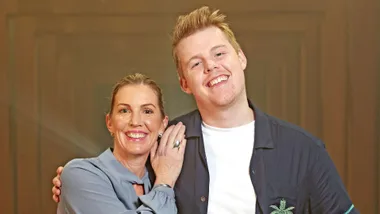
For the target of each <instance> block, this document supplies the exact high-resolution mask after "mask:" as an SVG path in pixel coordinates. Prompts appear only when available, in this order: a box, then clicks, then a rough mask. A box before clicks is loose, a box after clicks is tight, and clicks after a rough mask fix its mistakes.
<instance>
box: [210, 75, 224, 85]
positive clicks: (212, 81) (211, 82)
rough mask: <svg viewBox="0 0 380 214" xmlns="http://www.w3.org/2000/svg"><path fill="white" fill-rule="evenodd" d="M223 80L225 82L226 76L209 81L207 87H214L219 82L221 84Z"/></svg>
mask: <svg viewBox="0 0 380 214" xmlns="http://www.w3.org/2000/svg"><path fill="white" fill-rule="evenodd" d="M224 80H227V76H221V77H218V78H216V79H213V80H211V81H210V84H209V85H210V86H214V85H216V84H218V83H220V82H222V81H224Z"/></svg>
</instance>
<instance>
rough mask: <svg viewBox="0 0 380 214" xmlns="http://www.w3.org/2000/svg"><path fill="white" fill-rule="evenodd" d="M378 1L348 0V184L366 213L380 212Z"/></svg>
mask: <svg viewBox="0 0 380 214" xmlns="http://www.w3.org/2000/svg"><path fill="white" fill-rule="evenodd" d="M378 6H379V4H378V1H374V0H371V1H368V2H367V4H362V3H361V2H358V1H352V0H351V1H348V17H349V18H348V28H349V31H348V32H349V33H348V41H349V42H348V53H349V55H348V59H347V60H348V65H349V70H348V77H349V79H348V83H349V85H348V86H349V88H348V96H349V102H348V103H347V105H348V108H349V109H350V111H349V115H348V118H349V120H348V132H347V134H348V143H347V145H346V147H347V150H348V157H349V158H348V159H347V170H348V174H347V180H348V182H347V187H348V188H349V189H350V191H351V194H352V198H353V200H354V201H357V206H358V207H360V208H361V211H362V212H363V213H379V211H380V210H378V205H377V206H376V203H378V201H379V199H378V197H379V192H378V189H377V188H376V187H378V185H379V178H378V176H379V171H378V165H379V162H378V160H379V156H380V155H379V153H378V149H376V148H378V147H379V143H380V142H379V139H378V138H377V137H378V136H379V135H378V133H379V130H378V129H376V128H378V126H377V125H376V122H377V121H376V116H377V114H378V113H379V111H380V110H379V109H378V106H377V104H378V103H377V102H378V101H377V99H378V97H377V93H379V91H378V90H379V83H380V82H379V74H380V70H379V69H380V66H379V65H380V61H379V60H380V58H379V56H380V54H379V51H380V49H379V47H380V39H379V30H380V25H379V16H378V14H379V12H380V11H379V7H378Z"/></svg>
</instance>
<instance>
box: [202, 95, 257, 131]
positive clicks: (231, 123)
mask: <svg viewBox="0 0 380 214" xmlns="http://www.w3.org/2000/svg"><path fill="white" fill-rule="evenodd" d="M198 109H199V112H200V114H201V117H202V120H203V122H205V123H206V124H207V125H210V126H214V127H218V128H233V127H238V126H242V125H245V124H248V123H250V122H252V121H254V119H255V118H254V114H253V109H251V108H250V107H249V104H248V100H247V98H244V99H241V100H240V101H238V100H237V101H236V102H234V103H233V104H231V106H226V107H211V108H210V106H206V107H205V108H203V107H202V106H198Z"/></svg>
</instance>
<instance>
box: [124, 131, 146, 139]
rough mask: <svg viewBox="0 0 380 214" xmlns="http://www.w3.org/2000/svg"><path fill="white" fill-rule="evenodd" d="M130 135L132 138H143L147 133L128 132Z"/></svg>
mask: <svg viewBox="0 0 380 214" xmlns="http://www.w3.org/2000/svg"><path fill="white" fill-rule="evenodd" d="M127 136H128V137H131V138H143V137H145V134H144V133H131V132H130V133H128V134H127Z"/></svg>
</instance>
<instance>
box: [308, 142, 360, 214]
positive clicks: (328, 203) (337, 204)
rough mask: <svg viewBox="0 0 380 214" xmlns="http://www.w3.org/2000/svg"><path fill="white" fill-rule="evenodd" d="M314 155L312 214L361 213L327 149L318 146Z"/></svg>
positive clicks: (311, 174)
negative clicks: (356, 207)
mask: <svg viewBox="0 0 380 214" xmlns="http://www.w3.org/2000/svg"><path fill="white" fill-rule="evenodd" d="M313 153H314V154H313V156H314V157H313V162H312V165H311V173H310V176H311V177H310V180H311V184H310V190H311V197H310V205H311V206H310V208H311V213H331V214H334V213H341V214H356V213H359V212H358V210H356V209H355V207H354V205H353V203H352V201H351V199H350V197H349V195H348V193H347V191H346V189H345V187H344V184H343V182H342V180H341V178H340V176H339V174H338V171H337V169H336V168H335V165H334V163H333V161H332V160H331V158H330V157H329V155H328V153H327V151H326V149H325V148H324V147H322V146H318V147H317V148H315V150H314V151H313Z"/></svg>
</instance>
